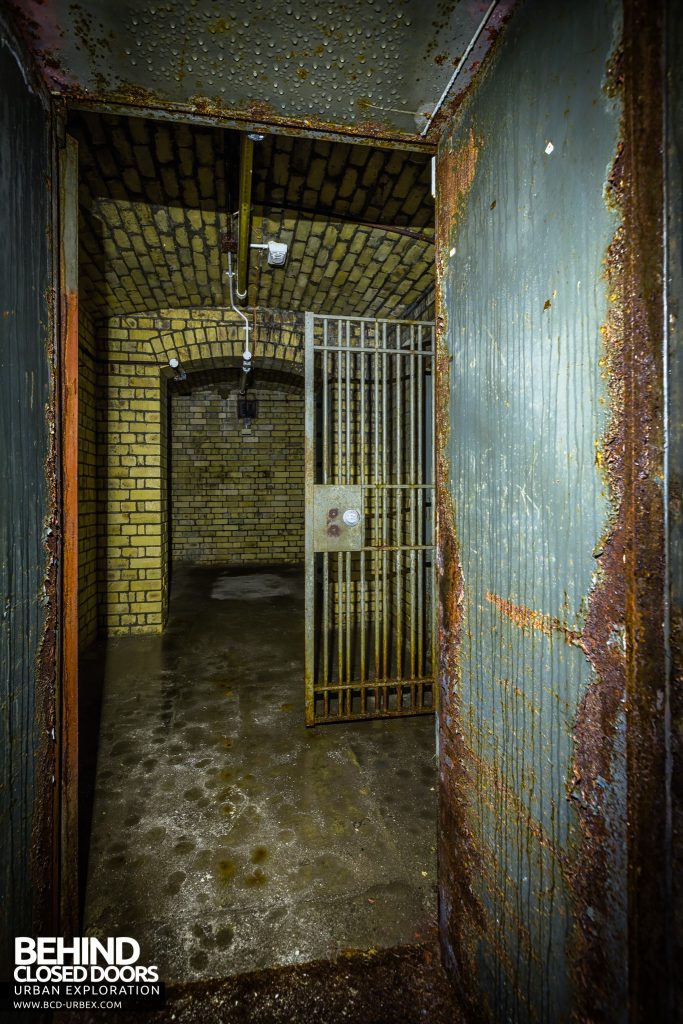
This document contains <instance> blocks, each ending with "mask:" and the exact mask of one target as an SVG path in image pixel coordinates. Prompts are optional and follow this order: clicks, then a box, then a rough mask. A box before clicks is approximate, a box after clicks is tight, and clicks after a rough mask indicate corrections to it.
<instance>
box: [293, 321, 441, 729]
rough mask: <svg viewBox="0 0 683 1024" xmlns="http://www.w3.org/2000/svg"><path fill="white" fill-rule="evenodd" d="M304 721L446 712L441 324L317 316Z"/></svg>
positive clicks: (311, 372) (311, 345) (311, 382)
mask: <svg viewBox="0 0 683 1024" xmlns="http://www.w3.org/2000/svg"><path fill="white" fill-rule="evenodd" d="M305 356H306V724H307V725H315V724H317V723H319V722H339V721H350V720H353V719H360V718H388V717H395V716H399V715H415V714H428V713H431V712H433V711H434V710H435V706H436V700H437V686H436V682H435V674H434V673H435V669H434V666H435V664H436V658H435V628H434V610H435V601H434V557H433V556H434V546H433V545H434V484H433V468H432V467H433V459H432V447H433V439H434V424H433V415H434V402H433V379H434V376H433V371H434V325H433V323H428V322H417V321H389V320H372V319H367V318H344V317H336V316H323V315H318V314H313V313H307V314H306V353H305Z"/></svg>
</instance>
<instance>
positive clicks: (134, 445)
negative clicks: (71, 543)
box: [97, 358, 165, 634]
mask: <svg viewBox="0 0 683 1024" xmlns="http://www.w3.org/2000/svg"><path fill="white" fill-rule="evenodd" d="M102 392H103V412H104V414H103V415H102V416H101V417H100V419H99V422H98V439H97V440H98V449H99V454H100V457H99V459H98V464H99V496H100V500H99V516H100V544H99V552H100V577H101V579H102V581H103V586H102V587H101V588H100V602H101V617H102V621H103V623H104V624H106V627H107V631H108V632H109V633H114V634H115V633H128V632H150V631H152V632H154V631H158V630H160V629H161V628H162V627H163V623H164V615H163V604H164V602H163V597H162V583H163V576H164V564H163V549H164V541H163V536H162V534H163V529H162V522H163V519H162V506H163V501H164V491H165V487H164V482H163V479H162V456H161V439H162V423H161V421H162V382H161V377H160V374H159V369H158V367H157V366H156V365H155V364H153V363H150V364H149V365H147V366H142V365H134V366H130V365H128V364H127V361H126V360H125V359H120V358H119V359H116V360H111V359H110V361H109V363H108V372H107V374H106V376H105V377H104V380H103V381H102Z"/></svg>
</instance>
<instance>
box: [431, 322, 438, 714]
mask: <svg viewBox="0 0 683 1024" xmlns="http://www.w3.org/2000/svg"><path fill="white" fill-rule="evenodd" d="M430 330H431V345H430V349H431V353H432V357H431V362H430V368H431V376H430V381H429V393H430V395H431V421H432V436H431V438H430V451H431V452H434V451H436V410H435V405H436V402H435V398H436V395H435V390H434V383H435V377H436V347H435V337H436V330H435V328H434V327H432V328H431V329H430ZM432 459H433V456H432ZM430 468H431V472H430V479H431V485H432V486H431V491H430V494H431V513H432V515H431V521H432V536H431V550H430V556H431V558H430V561H431V570H430V577H431V592H432V609H431V612H432V613H431V631H432V632H431V637H432V665H431V672H430V675H431V676H432V677H433V679H434V683H433V685H432V705H433V707H434V708H435V710H438V707H439V686H438V677H437V671H436V558H435V554H436V486H435V484H436V481H435V476H434V473H435V466H434V464H433V461H432V465H431V467H430Z"/></svg>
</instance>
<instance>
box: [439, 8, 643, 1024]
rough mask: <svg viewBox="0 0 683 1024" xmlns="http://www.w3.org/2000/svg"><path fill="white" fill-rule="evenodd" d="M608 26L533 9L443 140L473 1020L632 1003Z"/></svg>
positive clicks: (453, 791) (458, 751) (447, 718)
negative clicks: (628, 912) (628, 910)
mask: <svg viewBox="0 0 683 1024" xmlns="http://www.w3.org/2000/svg"><path fill="white" fill-rule="evenodd" d="M620 36H621V17H620V9H619V5H617V4H613V3H600V4H591V3H587V2H582V3H579V4H576V3H573V4H569V3H558V4H556V5H554V7H553V18H552V19H547V18H546V17H545V8H544V5H542V4H540V3H537V2H535V0H528V2H527V3H526V4H525V5H523V7H522V9H521V10H520V11H519V13H518V14H517V15H516V17H515V19H514V21H513V22H512V23H511V25H510V28H509V30H508V33H507V34H506V36H505V38H504V39H503V41H502V44H501V45H500V48H499V50H498V52H497V53H496V55H495V57H494V63H493V64H492V66H491V68H490V71H489V74H488V75H487V77H486V78H485V80H484V81H483V83H482V84H481V86H480V87H479V89H478V90H477V91H476V92H475V93H474V94H473V95H472V96H471V98H470V99H469V100H468V101H467V103H466V104H465V105H464V107H463V108H462V111H461V114H460V116H459V118H458V120H457V121H456V122H455V124H454V127H453V129H452V132H451V134H450V137H448V138H446V139H445V140H444V143H443V144H442V147H441V150H440V157H439V164H440V168H439V192H438V211H437V267H438V273H439V297H438V308H437V323H438V324H439V328H440V355H439V360H438V369H439V382H438V393H439V402H440V408H441V411H442V418H441V422H442V427H443V431H442V434H441V436H440V438H439V445H438V448H439V461H438V470H439V477H438V485H439V486H438V491H439V548H440V566H439V571H440V575H441V608H440V625H441V656H442V661H441V687H442V714H441V734H440V735H441V750H442V763H441V837H440V864H441V872H442V879H441V927H442V936H443V939H444V944H445V952H446V955H447V959H448V960H449V962H450V964H451V967H452V969H453V970H454V972H455V974H456V976H457V978H458V981H459V984H460V986H461V988H462V990H463V994H464V996H465V998H466V1000H467V1002H468V1004H469V1006H470V1009H471V1012H472V1014H473V1016H474V1017H475V1019H476V1018H478V1017H481V1018H483V1019H487V1018H492V1019H505V1020H514V1021H527V1020H546V1021H553V1022H559V1021H565V1020H569V1019H570V1018H571V1017H572V1015H573V1014H575V1015H578V1017H579V1018H580V1019H593V1017H596V1018H608V1019H611V1020H618V1019H622V1018H623V1016H624V1014H625V1013H626V1007H627V1003H628V968H627V963H628V953H629V950H628V937H627V892H628V889H629V885H628V883H629V863H628V844H627V839H628V836H627V826H626V821H627V799H628V796H627V786H626V778H627V771H628V767H629V762H628V757H627V752H626V738H625V737H626V714H627V704H626V699H627V693H628V683H627V669H628V666H629V658H628V657H627V643H628V642H629V640H628V639H627V638H628V637H629V633H628V631H629V628H630V627H629V621H630V622H631V623H633V622H634V620H633V618H631V619H630V620H629V617H628V606H627V605H628V602H627V591H628V582H629V579H632V578H633V576H634V575H637V573H638V572H639V570H638V569H637V568H636V567H635V566H633V567H629V571H626V569H625V563H624V560H623V558H624V554H625V549H624V547H623V534H620V533H619V523H620V521H621V520H622V518H623V516H624V507H625V506H624V492H625V479H626V478H627V476H628V474H629V472H630V471H632V467H633V463H631V464H630V465H631V470H629V468H628V467H626V466H625V465H624V462H623V449H624V444H625V441H624V434H623V429H622V428H621V427H620V424H621V419H620V416H621V413H622V411H623V409H624V408H625V399H626V393H625V389H624V386H623V384H624V379H625V377H626V376H627V375H626V368H627V367H631V369H632V362H631V361H632V360H633V359H634V358H635V356H634V355H633V352H632V351H629V350H628V345H627V344H626V341H625V331H624V330H623V324H624V320H625V316H624V309H625V307H626V305H627V299H628V296H625V295H624V292H623V289H622V287H621V285H620V283H619V282H618V281H617V280H616V279H615V276H614V273H613V272H612V270H611V269H610V268H611V267H612V265H613V261H614V258H615V254H616V251H617V250H619V247H620V246H621V247H622V251H626V252H628V251H630V250H629V249H628V247H626V250H624V248H623V247H624V229H623V228H621V227H620V226H619V221H620V219H621V218H622V217H623V216H625V215H624V214H623V213H622V212H621V210H620V209H619V208H618V206H617V197H616V196H614V195H613V194H611V188H610V185H609V184H608V183H607V182H606V178H607V175H608V172H609V169H610V167H611V166H612V165H613V164H614V162H615V158H616V157H617V154H618V153H619V152H620V151H621V150H620V145H619V143H620V139H619V125H620V105H621V100H620V94H617V93H616V91H615V89H614V87H613V76H612V88H610V89H608V87H607V86H608V64H609V61H610V59H611V58H612V56H613V54H614V52H615V49H616V46H617V43H618V41H619V39H620ZM615 177H616V178H618V172H616V171H615V173H613V175H612V178H611V179H610V181H611V182H612V188H615V187H617V186H615V184H614V183H615ZM606 198H607V199H608V201H607V202H606ZM605 267H607V271H606V270H605ZM603 339H604V340H603ZM646 378H647V375H645V376H643V375H641V376H640V378H639V380H638V385H637V386H640V387H641V388H642V386H643V384H644V383H647V379H646ZM630 380H631V381H632V388H635V387H636V383H635V378H633V376H631V378H630ZM644 394H645V393H644ZM630 397H631V400H633V393H632V394H631V396H630ZM643 403H644V404H645V405H646V404H647V398H646V397H643ZM631 408H632V410H633V409H635V408H636V406H635V405H633V406H632V407H631ZM631 415H632V416H633V413H632V414H631ZM630 422H631V424H634V423H635V419H634V418H632V419H631V420H630ZM449 424H450V429H449V426H448V425H449ZM630 442H631V446H632V448H631V451H633V450H634V448H635V442H636V437H635V434H631V435H630ZM643 448H644V446H643ZM643 448H641V453H642V451H643ZM649 459H650V455H649V454H646V455H645V456H644V458H643V460H641V463H640V465H641V469H642V468H644V467H645V464H648V465H649V463H648V460H649ZM638 497H640V498H641V499H642V501H643V511H642V517H643V518H641V519H640V529H641V530H642V529H643V527H644V518H647V516H648V515H650V516H652V515H656V507H654V508H653V505H652V500H651V496H649V495H639V496H638ZM629 507H630V508H631V509H632V508H633V505H632V504H631V505H630V506H629ZM630 522H631V524H633V522H634V519H633V518H632V519H631V520H630ZM632 528H633V527H631V529H632ZM653 533H656V530H655V531H653ZM620 559H621V561H620ZM650 564H651V563H650ZM654 569H655V572H654V573H653V579H654V577H655V575H656V565H655V566H654ZM630 574H632V575H630ZM631 599H632V600H635V599H636V598H635V594H634V593H633V592H632V596H631Z"/></svg>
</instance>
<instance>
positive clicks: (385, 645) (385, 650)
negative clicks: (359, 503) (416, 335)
mask: <svg viewBox="0 0 683 1024" xmlns="http://www.w3.org/2000/svg"><path fill="white" fill-rule="evenodd" d="M387 441H388V437H387V325H386V324H385V323H384V324H382V478H381V484H380V488H379V489H378V493H379V494H381V496H382V676H383V678H384V679H385V680H386V679H387V677H388V675H389V638H388V632H387V631H388V628H389V622H388V619H389V615H388V608H387V600H388V587H387V551H386V549H387V507H386V506H387V502H386V498H387V492H386V482H387Z"/></svg>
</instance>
